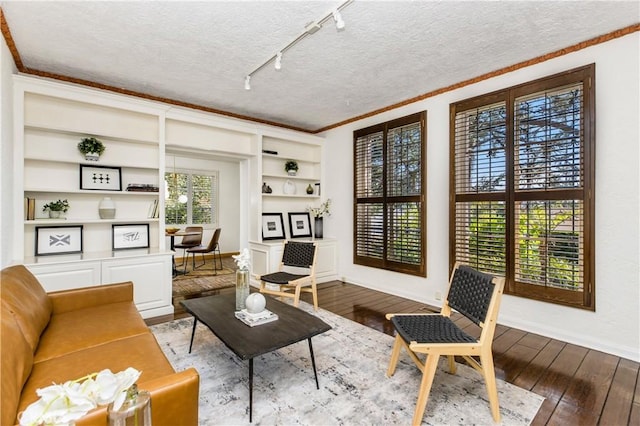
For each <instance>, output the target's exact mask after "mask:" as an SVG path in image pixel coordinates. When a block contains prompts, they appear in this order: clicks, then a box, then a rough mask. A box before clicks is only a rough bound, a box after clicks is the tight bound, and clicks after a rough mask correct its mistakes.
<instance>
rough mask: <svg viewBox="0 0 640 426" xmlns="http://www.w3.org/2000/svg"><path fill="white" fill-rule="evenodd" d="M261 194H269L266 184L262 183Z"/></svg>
mask: <svg viewBox="0 0 640 426" xmlns="http://www.w3.org/2000/svg"><path fill="white" fill-rule="evenodd" d="M262 193H263V194H268V193H269V185H267V182H262Z"/></svg>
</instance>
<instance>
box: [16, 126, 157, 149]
mask: <svg viewBox="0 0 640 426" xmlns="http://www.w3.org/2000/svg"><path fill="white" fill-rule="evenodd" d="M24 128H25V130H37V131H41V132H47V133H58V134H62V135H72V136H81V137H91V136H93V137H96V138H98V139H109V140H112V141H119V142H134V143H140V144H145V145H158V141H157V140H150V139H142V138H136V137H126V138H125V137H122V136H112V135H107V134H94V133H87V132H82V131H79V130H75V129H67V128H64V127H56V126H46V127H45V126H38V125H33V124H25V126H24ZM78 142H80V141H79V140H78Z"/></svg>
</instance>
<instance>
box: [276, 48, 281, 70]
mask: <svg viewBox="0 0 640 426" xmlns="http://www.w3.org/2000/svg"><path fill="white" fill-rule="evenodd" d="M275 68H276V69H277V70H278V71H279V70H280V69H281V68H282V52H278V53H277V54H276V64H275Z"/></svg>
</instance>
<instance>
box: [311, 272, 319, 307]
mask: <svg viewBox="0 0 640 426" xmlns="http://www.w3.org/2000/svg"><path fill="white" fill-rule="evenodd" d="M311 294H312V295H313V309H314V310H315V311H316V312H317V311H318V288H317V286H316V280H315V279H314V280H312V281H311Z"/></svg>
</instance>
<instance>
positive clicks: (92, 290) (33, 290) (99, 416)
mask: <svg viewBox="0 0 640 426" xmlns="http://www.w3.org/2000/svg"><path fill="white" fill-rule="evenodd" d="M0 286H1V287H0V298H1V301H2V310H1V312H0V313H1V319H2V329H1V333H2V334H0V338H1V340H0V350H1V354H2V367H1V368H2V370H0V377H1V378H2V400H1V402H2V406H1V409H0V411H1V412H2V414H1V418H0V422H1V424H2V425H13V424H16V423H17V421H18V420H17V416H18V413H20V412H21V411H23V410H25V409H26V408H27V406H29V404H31V403H32V402H34V401H36V400H37V399H38V396H37V395H36V389H38V388H42V387H46V386H49V385H51V384H52V383H54V382H55V383H64V382H66V381H68V380H75V379H78V378H81V377H84V376H86V375H87V374H91V373H95V372H98V371H101V370H103V369H105V368H108V369H110V370H111V371H112V372H114V373H117V372H120V371H123V370H125V369H126V368H127V367H133V368H135V369H137V370H139V371H141V372H142V374H141V375H140V378H139V379H138V381H137V384H138V388H139V389H144V390H148V391H150V393H151V413H152V421H153V424H154V425H197V424H198V392H199V381H200V379H199V376H198V372H197V371H196V370H195V369H193V368H189V369H187V370H185V371H182V372H176V371H175V370H174V369H173V367H171V364H170V363H169V361H168V360H167V358H166V357H165V355H164V354H163V352H162V350H161V349H160V346H158V343H157V342H156V339H155V337H154V336H153V334H152V333H151V331H150V330H149V328H148V327H147V326H146V324H145V322H144V320H143V319H142V317H141V316H140V314H139V313H138V311H137V309H136V307H135V305H134V303H133V284H132V283H131V282H126V283H118V284H110V285H103V286H96V287H87V288H82V289H78V290H68V291H59V292H52V293H46V292H45V291H44V289H43V288H42V286H41V284H40V283H39V282H38V280H37V279H36V278H35V277H34V276H33V274H31V272H29V270H28V269H27V268H25V267H24V266H22V265H19V266H11V267H8V268H5V269H3V270H2V276H1V278H0ZM108 423H109V422H108V419H107V414H106V407H104V406H103V407H98V408H96V409H95V410H93V411H91V412H89V413H88V414H87V415H86V416H85V417H83V418H82V419H81V420H79V421H77V422H76V425H78V426H81V425H107V424H108Z"/></svg>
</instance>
